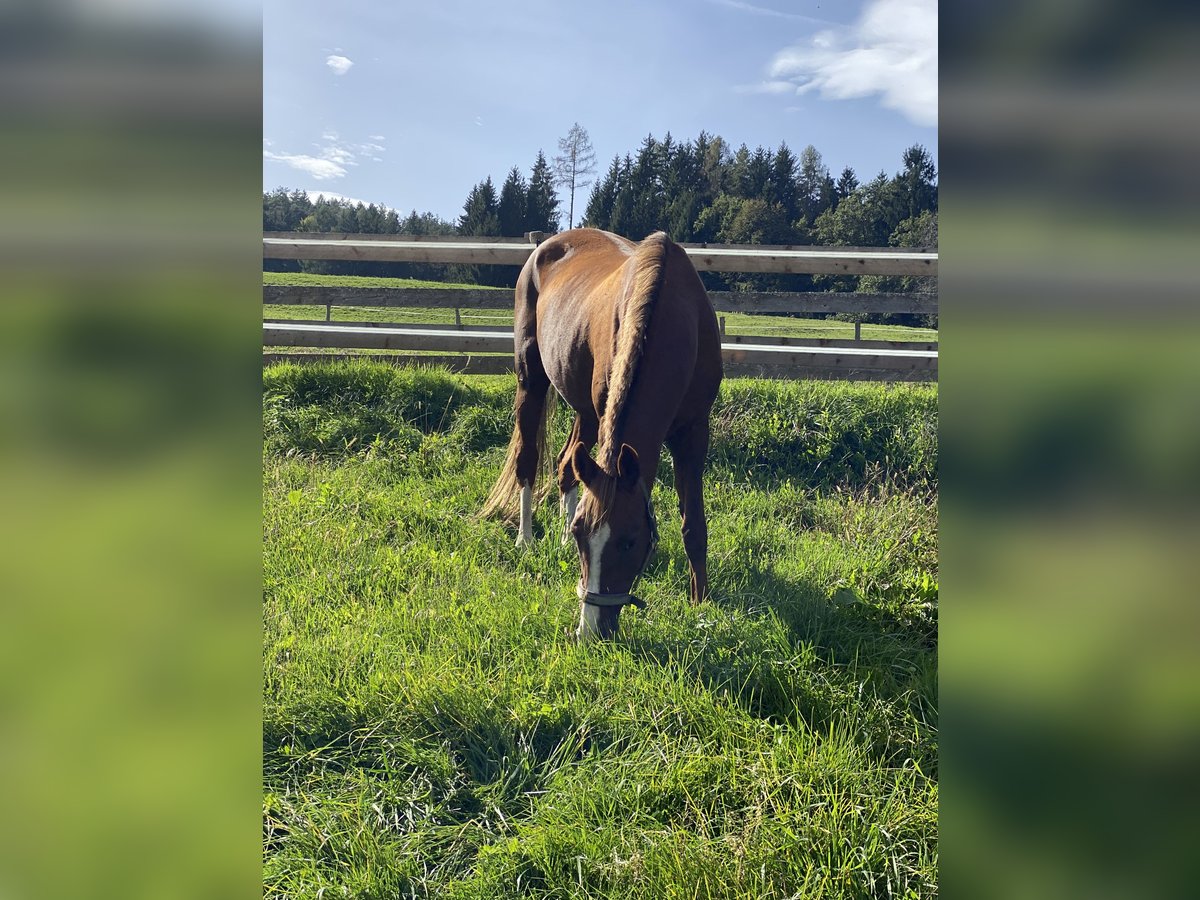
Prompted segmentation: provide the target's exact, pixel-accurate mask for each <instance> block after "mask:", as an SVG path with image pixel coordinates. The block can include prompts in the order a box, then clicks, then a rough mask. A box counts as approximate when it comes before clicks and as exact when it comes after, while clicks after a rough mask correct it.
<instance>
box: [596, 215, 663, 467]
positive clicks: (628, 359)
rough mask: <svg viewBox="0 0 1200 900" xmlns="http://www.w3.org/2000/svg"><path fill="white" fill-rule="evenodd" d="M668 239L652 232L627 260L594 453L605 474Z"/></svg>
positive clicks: (613, 460)
mask: <svg viewBox="0 0 1200 900" xmlns="http://www.w3.org/2000/svg"><path fill="white" fill-rule="evenodd" d="M670 240H671V239H670V238H669V237H667V235H666V233H665V232H662V231H656V232H655V233H654V234H652V235H650V236H649V237H647V238H646V239H645V240H644V241H642V242H641V243H640V244H638V245H637V248H636V249H635V250H634V251H633V258H632V260H631V261H630V263H629V264H630V265H632V266H633V275H632V284H633V287H632V290H631V291H630V292H629V296H628V298H627V299H626V301H625V309H624V311H623V314H622V316H621V328H620V331H619V332H618V334H617V350H616V353H615V354H614V356H613V362H612V369H611V371H610V372H609V379H608V400H607V402H606V404H605V409H604V418H603V420H602V421H601V422H600V435H599V438H600V440H599V450H598V452H597V454H596V456H597V459H596V461H597V462H598V463H599V464H600V466H601V468H603V469H604V470H605V471H606V472H608V473H609V474H615V470H616V467H617V457H618V456H619V455H620V452H621V442H620V439H619V437H618V435H619V433H620V430H621V426H622V424H623V420H624V417H625V409H626V406H627V405H628V401H629V397H630V395H631V394H632V392H633V383H634V379H636V378H637V372H638V364H639V363H640V362H641V361H642V353H643V351H644V350H645V349H646V332H647V330H648V328H649V326H650V318H651V316H652V315H653V314H654V305H655V302H656V301H657V300H658V293H659V289H660V288H661V287H662V281H663V273H664V271H665V269H666V258H667V247H668V245H669V243H670Z"/></svg>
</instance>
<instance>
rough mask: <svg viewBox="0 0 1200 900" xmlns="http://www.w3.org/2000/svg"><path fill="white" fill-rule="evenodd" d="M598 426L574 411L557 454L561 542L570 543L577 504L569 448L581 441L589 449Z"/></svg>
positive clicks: (577, 494) (575, 484)
mask: <svg viewBox="0 0 1200 900" xmlns="http://www.w3.org/2000/svg"><path fill="white" fill-rule="evenodd" d="M599 432H600V426H599V424H597V423H596V422H595V421H594V420H593V419H592V418H585V417H584V416H583V415H581V414H579V413H576V415H575V424H574V425H572V426H571V434H570V436H569V437H568V438H567V442H566V443H565V444H564V445H563V448H562V452H561V453H559V454H558V470H557V471H558V492H559V496H558V509H559V512H560V513H561V514H562V519H563V527H562V542H563V544H564V545H566V544H570V543H571V522H572V521H573V520H574V519H575V510H576V508H577V507H578V506H579V479H578V478H576V477H575V470H574V469H573V468H571V450H572V449H573V448H574V446H575V445H576V444H577V443H580V442H582V443H583V445H584V446H585V447H587V449H588V450H589V451H590V450H591V449H592V447H593V446H594V445H595V443H596V438H597V436H598V435H599Z"/></svg>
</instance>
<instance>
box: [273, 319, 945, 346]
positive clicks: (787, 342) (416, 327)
mask: <svg viewBox="0 0 1200 900" xmlns="http://www.w3.org/2000/svg"><path fill="white" fill-rule="evenodd" d="M263 323H264V324H267V325H320V326H322V327H326V326H327V327H330V328H403V329H404V330H406V331H445V330H446V329H448V328H449V327H450V325H449V323H448V322H447V323H443V324H431V323H427V322H331V321H328V320H326V319H263ZM456 327H457V326H456ZM469 328H470V330H471V331H483V332H487V333H489V334H502V335H505V336H506V337H508V338H509V339H511V338H512V333H513V332H512V326H510V325H470V326H469ZM721 343H722V344H761V345H763V346H768V347H770V346H777V347H860V348H861V347H867V348H876V349H879V350H937V348H938V345H937V341H860V340H851V339H849V338H845V339H842V338H805V337H787V336H781V335H755V334H723V335H721Z"/></svg>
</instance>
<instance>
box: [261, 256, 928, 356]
mask: <svg viewBox="0 0 1200 900" xmlns="http://www.w3.org/2000/svg"><path fill="white" fill-rule="evenodd" d="M263 284H277V285H291V286H297V287H321V286H324V287H362V288H405V287H408V288H417V287H432V288H459V289H465V288H475V286H474V285H469V284H445V283H442V282H436V281H417V280H414V279H407V278H366V277H362V276H357V275H309V274H305V273H302V272H263ZM495 290H498V291H502V292H505V293H508V294H511V293H512V292H511V289H506V288H496V289H495ZM461 315H462V321H463V323H464V324H466V325H468V326H470V325H507V326H510V327H511V326H512V320H513V317H512V311H511V310H510V309H480V310H465V311H463V312H462V314H461ZM721 315H722V316H724V317H725V331H726V333H727V334H731V335H737V334H750V335H757V336H760V337H761V336H768V337H800V338H833V339H842V340H850V339H851V338H853V337H854V325H853V324H852V323H850V322H840V321H837V320H836V319H795V318H791V317H790V316H753V315H748V314H746V313H721ZM263 317H264V318H268V319H303V320H323V319H324V318H325V307H323V306H292V305H279V304H271V305H265V306H264V307H263ZM330 319H331V320H332V321H334V322H396V323H431V324H453V322H454V310H453V309H426V308H411V309H410V308H387V307H362V306H335V307H333V309H332V310H331V315H330ZM862 337H863V339H864V340H875V341H936V340H937V339H938V333H937V330H936V329H933V328H909V327H907V326H903V325H872V324H863V326H862Z"/></svg>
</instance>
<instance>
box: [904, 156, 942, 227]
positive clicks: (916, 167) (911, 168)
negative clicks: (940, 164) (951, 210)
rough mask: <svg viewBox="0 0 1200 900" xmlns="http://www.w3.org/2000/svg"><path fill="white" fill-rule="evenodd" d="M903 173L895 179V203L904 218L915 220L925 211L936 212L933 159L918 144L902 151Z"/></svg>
mask: <svg viewBox="0 0 1200 900" xmlns="http://www.w3.org/2000/svg"><path fill="white" fill-rule="evenodd" d="M903 159H904V171H902V172H901V173H900V174H898V175H897V176H896V178H895V189H896V199H897V202H898V203H899V204H900V205H901V206H902V208H903V209H904V212H905V214H906V218H910V219H915V218H916V217H917V216H918V215H920V214H921V213H922V212H924V211H925V210H927V209H930V210H935V211H936V210H937V186H936V185H935V184H934V178H935V177H936V176H937V169H936V167H935V166H934V164H933V157H932V156H930V155H929V151H928V150H926V149H925V148H924V147H922V146H921V145H920V144H913V146H911V147H909V148H908V149H907V150H905V151H904V157H903Z"/></svg>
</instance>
